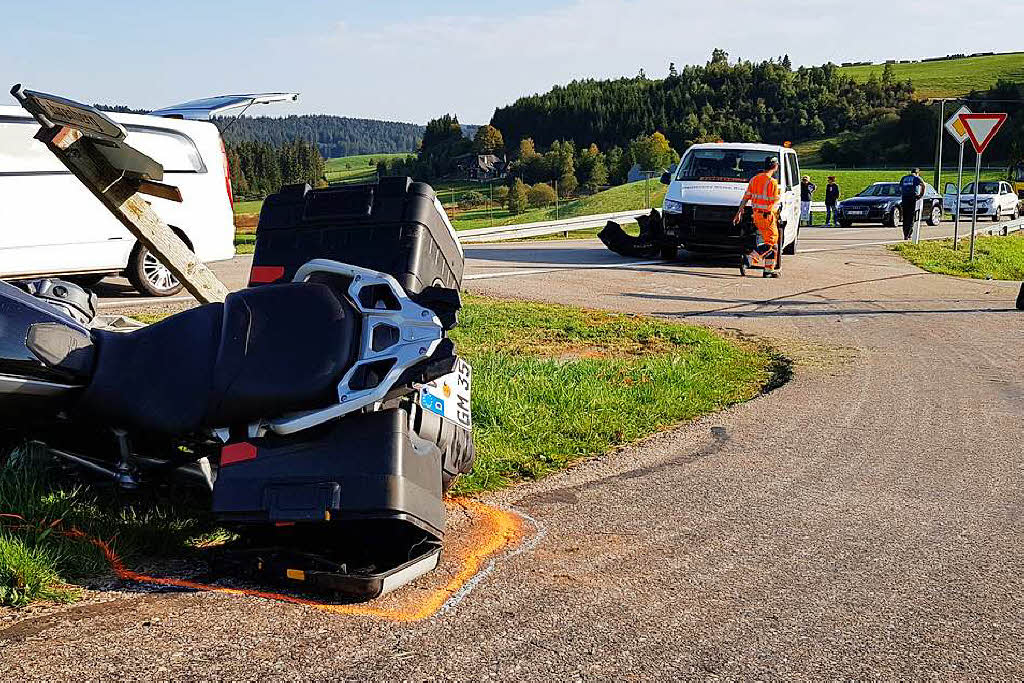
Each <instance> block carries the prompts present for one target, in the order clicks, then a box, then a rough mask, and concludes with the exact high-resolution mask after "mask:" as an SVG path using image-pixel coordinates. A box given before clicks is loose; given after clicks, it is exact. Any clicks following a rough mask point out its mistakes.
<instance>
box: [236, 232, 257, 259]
mask: <svg viewBox="0 0 1024 683" xmlns="http://www.w3.org/2000/svg"><path fill="white" fill-rule="evenodd" d="M254 251H256V233H235V253H236V254H251V253H253V252H254Z"/></svg>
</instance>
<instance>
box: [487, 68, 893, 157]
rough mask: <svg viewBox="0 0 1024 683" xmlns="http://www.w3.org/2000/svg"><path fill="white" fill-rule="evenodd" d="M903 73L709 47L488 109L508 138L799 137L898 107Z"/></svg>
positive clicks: (543, 142) (683, 141) (682, 140)
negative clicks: (655, 69) (699, 58)
mask: <svg viewBox="0 0 1024 683" xmlns="http://www.w3.org/2000/svg"><path fill="white" fill-rule="evenodd" d="M912 95H913V86H912V85H911V83H910V82H909V81H898V80H896V79H895V78H894V77H893V72H892V68H891V66H890V67H887V68H886V69H885V70H884V72H883V76H882V78H877V77H875V78H872V79H870V80H869V81H868V82H866V83H857V82H856V81H854V80H853V79H852V78H851V77H849V76H846V75H844V74H843V73H842V71H841V70H840V69H839V67H837V66H836V65H834V64H825V65H823V66H819V67H801V68H799V69H796V70H794V69H793V67H792V64H791V63H790V60H789V58H788V57H782V58H779V59H770V60H766V61H762V62H759V63H754V62H749V61H743V60H741V61H739V62H736V63H735V64H730V63H729V55H728V53H726V52H725V51H723V50H715V51H714V52H713V53H712V56H711V59H710V60H709V61H708V62H707V64H706V65H704V66H687V67H684V68H683V69H682V70H677V69H676V67H675V65H670V66H669V73H668V76H667V77H666V78H664V79H649V78H648V77H647V76H646V75H645V74H643V73H642V72H641V73H640V74H639V75H638V76H637V77H635V78H620V79H616V80H593V79H588V80H582V81H573V82H572V83H569V84H568V85H565V86H556V87H555V88H553V89H552V90H551V91H549V92H547V93H544V94H540V95H532V96H529V97H522V98H520V99H518V100H517V101H516V102H514V103H513V104H511V105H508V106H506V107H500V108H498V109H497V110H495V112H494V116H493V117H492V119H491V125H492V126H495V127H497V128H499V129H501V131H502V132H503V133H504V134H505V138H506V139H507V140H521V139H524V138H532V139H533V140H534V141H535V143H536V144H537V145H540V146H547V145H550V144H551V143H552V142H554V141H555V140H565V139H572V140H577V141H580V142H583V143H585V144H590V143H591V142H593V143H596V144H597V145H598V146H600V147H604V148H611V147H614V146H618V147H623V148H624V147H625V146H627V145H629V144H630V142H631V141H632V140H634V139H635V138H637V137H638V136H642V135H649V134H650V133H652V132H653V131H661V132H662V133H664V135H665V136H666V137H667V138H668V140H669V142H670V144H671V146H672V147H673V148H675V149H677V150H681V151H682V150H685V149H686V148H687V147H689V145H690V144H692V143H694V142H701V141H707V140H715V139H722V140H726V141H750V142H756V141H768V142H778V143H781V142H783V141H785V140H791V141H794V142H795V141H800V140H805V139H811V138H819V137H824V136H827V135H835V134H838V133H841V132H843V131H847V130H851V129H856V128H859V127H861V126H863V125H865V124H867V123H870V122H871V121H873V120H876V119H877V118H878V117H879V116H880V115H882V114H886V113H891V112H896V111H898V110H899V109H901V108H902V107H904V106H906V104H908V103H909V102H910V100H911V97H912Z"/></svg>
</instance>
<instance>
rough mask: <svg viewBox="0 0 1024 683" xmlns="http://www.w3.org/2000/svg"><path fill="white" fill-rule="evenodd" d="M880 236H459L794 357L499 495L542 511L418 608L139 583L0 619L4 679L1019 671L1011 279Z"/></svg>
mask: <svg viewBox="0 0 1024 683" xmlns="http://www.w3.org/2000/svg"><path fill="white" fill-rule="evenodd" d="M895 233H896V231H895V230H893V229H859V230H857V229H855V230H852V231H849V232H843V231H839V230H836V231H824V230H822V231H808V233H807V234H805V239H804V240H803V242H802V244H801V247H802V250H803V251H802V253H801V254H800V255H798V256H795V257H793V258H790V259H788V261H787V262H785V264H784V275H783V277H782V278H780V279H778V280H763V279H761V278H760V277H753V276H748V277H747V278H740V277H739V274H738V271H737V270H736V269H735V268H734V267H733V266H731V265H729V264H722V263H716V262H713V261H694V260H687V259H683V260H680V261H678V262H675V263H668V264H666V263H661V262H656V263H644V262H635V261H634V262H630V261H629V260H628V259H623V258H620V257H617V256H615V255H613V254H610V253H609V252H607V251H606V250H604V249H603V247H601V246H600V245H599V244H597V243H596V241H592V240H591V241H573V242H538V243H517V244H501V245H484V246H480V247H473V248H472V249H467V255H468V257H469V263H468V279H467V287H468V288H469V289H470V290H471V291H475V292H481V293H487V294H491V295H496V296H515V297H521V298H527V299H536V300H543V301H559V302H564V303H570V304H578V305H583V306H589V307H595V308H605V309H615V310H621V311H630V312H636V313H644V314H653V315H659V316H665V317H669V318H673V319H682V320H687V321H689V322H693V323H696V324H703V325H710V326H714V327H717V328H721V329H724V330H727V331H730V332H732V333H736V334H742V335H744V336H749V337H754V338H763V339H768V340H770V341H771V342H772V343H773V344H775V345H776V346H777V347H778V348H779V349H781V350H782V351H783V352H784V353H785V354H787V355H788V356H789V357H790V358H791V359H792V361H793V363H794V366H793V370H794V374H793V378H792V380H791V381H790V382H788V383H787V384H786V385H784V386H783V387H781V388H780V389H777V390H776V391H774V392H772V393H770V394H768V395H766V396H763V397H761V398H759V399H756V400H754V401H751V402H749V403H746V404H744V405H742V406H738V407H736V408H734V409H731V410H729V411H726V412H725V413H722V414H719V415H717V416H713V417H710V418H707V419H702V420H699V421H696V422H694V423H692V424H689V425H687V426H685V427H683V428H681V429H678V430H676V431H673V432H670V433H667V434H663V435H660V436H658V437H655V438H653V439H651V440H649V441H647V442H645V443H642V444H638V445H637V446H635V447H632V448H630V449H627V450H624V451H622V452H619V453H615V454H611V455H607V456H605V457H602V458H599V459H596V460H594V461H591V462H588V463H584V464H582V465H580V466H578V467H576V468H574V469H572V470H570V471H568V472H565V473H562V474H560V475H557V476H553V477H550V478H548V479H547V480H545V481H542V482H538V483H535V484H530V485H526V486H521V487H518V488H516V489H514V490H511V491H507V492H504V493H503V494H500V495H498V496H496V497H495V498H494V499H493V500H494V501H495V502H498V503H504V504H507V505H510V506H513V507H514V508H515V509H517V510H521V511H523V512H525V513H527V514H529V515H530V516H531V517H532V518H534V519H536V520H537V522H538V523H539V524H540V525H542V527H543V528H544V529H545V530H546V534H545V535H543V536H541V537H538V538H537V540H536V545H535V546H534V547H532V548H530V549H528V550H527V551H525V552H522V553H520V554H518V555H515V556H514V557H510V558H506V559H504V560H503V561H500V562H498V563H497V564H496V565H495V566H494V568H493V571H491V573H490V574H488V575H487V576H485V577H484V578H483V579H482V580H481V581H480V582H479V584H478V585H477V586H476V588H475V590H474V591H473V592H472V593H471V594H469V595H468V596H467V597H466V598H465V599H464V600H463V601H462V602H461V603H459V604H458V605H457V606H456V607H455V608H453V609H451V610H448V611H447V612H444V613H442V614H439V615H437V616H435V617H433V618H431V619H428V620H426V621H421V622H415V623H411V624H408V623H395V622H393V621H389V620H386V619H379V618H372V617H350V616H338V615H334V614H327V613H324V612H321V611H317V610H313V609H310V608H308V607H302V606H298V605H286V604H280V603H275V602H270V601H264V600H257V599H247V598H237V597H231V596H225V595H218V594H210V593H198V594H186V595H182V594H165V595H159V596H156V597H153V596H145V597H142V598H136V599H134V601H127V602H125V603H124V605H123V606H122V607H121V608H120V609H118V608H116V607H115V608H114V609H111V610H109V611H97V612H96V613H95V614H94V615H85V616H77V617H75V618H74V619H73V620H72V619H69V620H67V621H66V622H64V623H61V621H60V620H59V619H57V620H55V621H54V622H53V623H50V622H47V623H45V624H42V625H41V627H40V628H39V629H37V630H35V631H33V632H32V633H31V635H29V636H26V637H21V638H9V639H7V640H6V644H5V640H4V639H5V636H4V632H2V631H0V664H2V666H0V672H6V673H0V676H2V677H5V678H8V677H9V678H20V679H39V680H43V679H49V680H53V679H70V678H76V679H86V678H89V679H91V678H112V677H116V678H120V679H130V680H135V679H148V678H170V677H176V678H204V679H205V678H239V679H256V678H272V679H281V678H317V679H319V678H344V679H353V680H370V679H373V680H492V679H493V680H537V681H550V680H583V679H585V680H604V679H613V678H614V679H625V680H664V679H668V678H708V677H717V678H762V679H765V678H773V679H779V678H814V679H822V678H829V679H838V678H852V677H856V678H888V679H893V678H946V679H958V680H959V679H993V678H999V679H1015V680H1020V679H1021V678H1022V676H1024V662H1022V655H1024V556H1022V553H1021V547H1022V541H1024V461H1022V455H1021V444H1022V443H1024V426H1022V425H1024V362H1022V360H1024V351H1022V349H1024V324H1022V323H1024V313H1022V312H1020V311H1017V310H1015V309H1014V299H1015V297H1016V294H1017V289H1018V288H1019V286H1020V283H1005V282H987V281H965V280H958V279H953V278H947V277H943V276H936V275H929V274H925V273H922V272H921V271H919V270H917V269H916V268H914V267H912V266H910V265H908V264H907V263H906V262H904V261H903V260H901V259H900V258H899V257H897V256H895V255H893V254H892V253H889V252H887V251H886V250H885V249H884V247H882V246H879V245H878V244H875V243H877V242H885V241H889V240H891V239H894V238H895V237H896V234H895ZM887 238H888V239H887ZM229 267H231V268H235V269H236V270H237V269H244V264H242V265H239V264H235V265H234V266H229ZM417 590H418V588H417V586H413V587H412V588H410V589H408V594H409V595H411V596H412V597H413V598H414V597H415V595H416V591H417ZM154 619H156V621H154Z"/></svg>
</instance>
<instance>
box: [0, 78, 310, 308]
mask: <svg viewBox="0 0 1024 683" xmlns="http://www.w3.org/2000/svg"><path fill="white" fill-rule="evenodd" d="M296 97H297V95H296V94H295V93H261V94H250V95H224V96H219V97H211V98H206V99H202V100H194V101H192V102H186V103H184V104H180V105H176V106H173V107H167V108H165V109H161V110H158V111H154V112H151V113H150V114H146V115H139V114H117V113H115V114H110V117H111V118H112V119H114V120H115V121H117V122H118V123H120V124H121V125H123V126H124V127H125V128H126V129H127V130H128V139H127V142H128V144H130V145H131V146H133V147H135V148H136V149H138V150H140V151H141V152H143V153H145V154H147V155H148V156H150V157H152V158H153V159H155V160H156V161H158V162H159V163H160V164H162V165H163V167H164V173H165V182H167V183H169V184H171V185H175V186H177V187H178V188H179V189H180V190H181V196H182V201H181V202H180V203H178V202H172V201H169V200H166V199H160V198H157V197H148V198H147V200H148V201H150V202H151V203H152V205H153V208H154V209H155V210H156V212H157V213H158V214H159V215H160V217H161V218H162V219H163V220H164V222H165V223H167V224H168V225H169V226H171V227H172V228H173V229H174V230H175V231H176V232H177V233H178V235H179V237H181V238H182V239H183V240H184V241H185V242H186V243H187V244H188V245H189V247H191V248H192V250H193V251H194V252H195V254H196V256H197V257H198V258H199V260H200V261H204V262H210V261H222V260H226V259H230V258H231V257H233V256H234V254H235V247H234V216H233V215H232V202H233V198H232V195H231V176H230V170H229V168H228V160H227V155H226V154H225V152H224V143H223V141H222V140H221V135H220V131H219V130H218V129H217V126H215V125H214V124H213V123H212V122H211V121H210V118H211V117H212V116H213V115H215V114H219V113H221V112H224V111H228V110H231V109H236V108H240V107H249V106H251V105H254V104H267V103H271V102H281V101H286V100H294V99H295V98H296ZM37 130H39V124H37V123H36V121H35V120H34V119H33V118H32V116H31V115H30V114H29V113H28V112H27V111H25V110H24V109H22V108H21V107H17V106H0V277H3V278H26V277H37V276H44V275H46V276H48V275H71V276H77V277H78V279H80V280H84V281H87V282H88V283H89V284H91V283H93V282H98V281H99V280H100V279H102V278H103V277H104V276H105V275H110V274H114V273H123V274H124V275H125V276H126V277H127V278H128V280H129V281H130V282H131V283H132V285H133V286H134V287H135V288H136V289H137V290H139V292H141V293H142V294H145V295H149V296H168V295H171V294H174V293H176V292H178V291H180V289H181V284H180V283H179V282H178V281H177V279H176V278H175V277H174V276H173V275H172V274H171V273H170V271H168V270H167V269H166V268H165V267H164V266H163V265H162V264H161V263H160V262H159V261H157V260H156V258H155V257H154V256H153V255H152V254H150V253H149V251H148V250H146V248H145V247H143V246H142V245H141V244H138V243H137V242H136V240H135V238H134V237H133V236H132V235H131V233H129V232H128V230H127V229H125V227H124V226H122V225H121V223H119V222H118V221H117V219H116V218H114V216H113V215H112V214H111V213H110V212H109V211H107V210H106V208H104V207H103V206H102V205H101V204H100V202H99V201H97V199H96V198H95V197H93V196H92V194H91V193H90V192H89V190H88V189H86V187H85V186H84V185H82V183H80V182H79V181H78V180H77V179H76V178H75V177H74V176H73V175H71V173H70V172H69V171H68V170H67V169H66V168H65V167H64V166H63V165H62V164H61V163H60V162H59V161H58V160H57V158H56V157H55V156H54V155H53V154H51V153H50V151H49V150H47V149H46V147H45V146H44V145H43V144H42V143H41V142H39V141H38V140H36V139H35V138H34V137H33V136H34V135H35V133H36V131H37ZM90 281H91V282H90Z"/></svg>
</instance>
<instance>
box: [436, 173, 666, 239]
mask: <svg viewBox="0 0 1024 683" xmlns="http://www.w3.org/2000/svg"><path fill="white" fill-rule="evenodd" d="M644 184H645V181H640V182H636V183H628V184H626V185H618V186H616V187H613V188H611V189H608V190H605V191H604V192H598V193H597V194H593V195H588V196H584V197H580V198H578V199H574V200H571V201H567V202H560V203H559V206H558V210H557V213H556V210H555V207H554V206H550V207H547V208H540V209H529V210H527V211H526V212H525V213H521V214H519V215H517V216H513V215H512V214H510V213H509V212H508V210H507V209H505V208H504V207H500V208H494V209H492V210H488V209H486V208H485V209H474V210H472V211H465V212H460V213H458V214H457V215H456V216H455V217H454V219H453V220H452V224H453V225H454V226H455V229H456V230H471V229H474V228H486V227H490V226H492V225H495V226H498V225H517V224H520V223H535V222H538V221H552V220H555V219H556V218H571V217H573V216H587V215H590V214H599V213H613V212H615V211H629V210H631V209H637V210H638V211H643V210H644V207H645V201H644V198H645V190H644ZM647 187H648V189H649V191H650V194H651V205H652V206H654V207H660V206H661V202H662V200H663V199H664V198H665V190H666V189H668V188H667V187H666V186H665V185H662V184H661V183H660V182H658V179H657V178H655V179H653V180H651V181H650V183H649V185H648V186H647Z"/></svg>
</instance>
